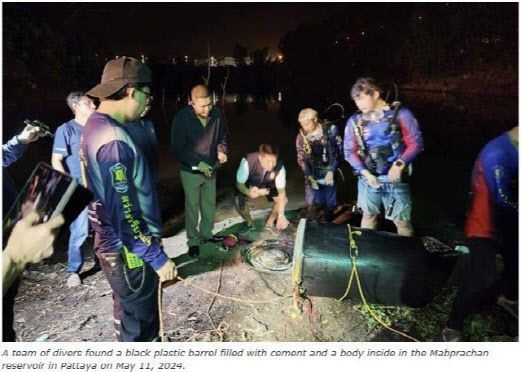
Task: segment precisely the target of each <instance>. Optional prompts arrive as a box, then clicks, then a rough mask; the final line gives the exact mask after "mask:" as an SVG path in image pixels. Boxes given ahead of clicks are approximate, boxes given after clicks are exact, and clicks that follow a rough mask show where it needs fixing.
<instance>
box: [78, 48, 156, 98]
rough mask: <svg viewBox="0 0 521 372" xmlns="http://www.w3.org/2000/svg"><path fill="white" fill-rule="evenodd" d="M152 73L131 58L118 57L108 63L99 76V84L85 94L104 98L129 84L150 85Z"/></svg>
mask: <svg viewBox="0 0 521 372" xmlns="http://www.w3.org/2000/svg"><path fill="white" fill-rule="evenodd" d="M150 82H152V72H151V71H150V68H148V66H147V65H145V64H144V63H142V62H141V61H140V60H137V59H135V58H132V57H126V56H124V57H119V58H116V59H113V60H111V61H108V62H107V64H106V65H105V68H104V69H103V74H102V75H101V83H99V84H98V85H96V86H95V87H94V88H92V89H91V90H89V91H88V92H87V93H86V94H87V95H89V96H92V97H98V98H105V97H109V96H111V95H113V94H114V93H116V92H117V91H118V90H120V89H121V88H123V87H124V86H125V85H127V84H129V83H150Z"/></svg>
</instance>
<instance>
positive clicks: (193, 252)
mask: <svg viewBox="0 0 521 372" xmlns="http://www.w3.org/2000/svg"><path fill="white" fill-rule="evenodd" d="M188 255H189V256H190V257H199V246H198V245H192V246H191V247H188Z"/></svg>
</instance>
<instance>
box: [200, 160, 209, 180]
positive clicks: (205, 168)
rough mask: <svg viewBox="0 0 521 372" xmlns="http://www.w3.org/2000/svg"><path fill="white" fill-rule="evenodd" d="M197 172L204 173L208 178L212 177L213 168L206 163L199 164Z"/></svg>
mask: <svg viewBox="0 0 521 372" xmlns="http://www.w3.org/2000/svg"><path fill="white" fill-rule="evenodd" d="M197 170H198V171H199V172H201V173H203V174H204V175H205V176H206V177H208V178H210V177H212V167H211V166H210V165H208V164H207V163H205V162H204V161H201V162H199V164H198V165H197Z"/></svg>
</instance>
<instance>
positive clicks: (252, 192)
mask: <svg viewBox="0 0 521 372" xmlns="http://www.w3.org/2000/svg"><path fill="white" fill-rule="evenodd" d="M260 190H261V189H259V188H258V187H257V186H252V187H250V189H249V191H248V196H249V197H250V198H252V199H256V198H258V197H259V196H260V195H261V194H260Z"/></svg>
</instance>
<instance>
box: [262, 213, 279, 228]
mask: <svg viewBox="0 0 521 372" xmlns="http://www.w3.org/2000/svg"><path fill="white" fill-rule="evenodd" d="M276 217H277V215H270V216H269V218H268V220H267V221H266V224H265V225H264V226H266V227H273V225H274V224H275V218H276Z"/></svg>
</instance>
